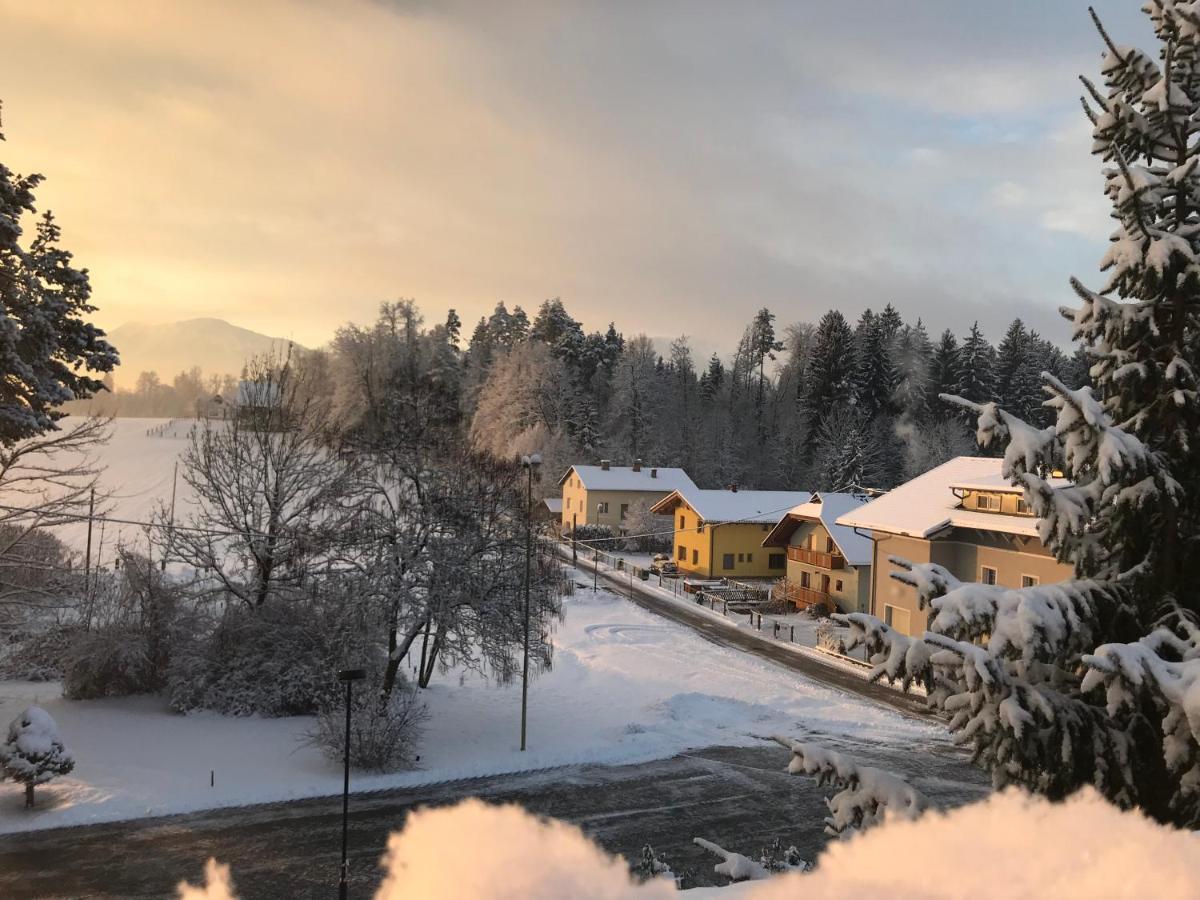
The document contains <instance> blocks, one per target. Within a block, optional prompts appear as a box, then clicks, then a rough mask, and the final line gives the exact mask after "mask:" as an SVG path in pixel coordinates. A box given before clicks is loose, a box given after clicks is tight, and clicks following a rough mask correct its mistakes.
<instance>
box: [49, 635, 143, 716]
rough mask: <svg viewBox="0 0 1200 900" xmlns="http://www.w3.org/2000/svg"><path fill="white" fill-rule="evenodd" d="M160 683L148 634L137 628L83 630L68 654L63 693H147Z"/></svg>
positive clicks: (90, 696) (78, 696)
mask: <svg viewBox="0 0 1200 900" xmlns="http://www.w3.org/2000/svg"><path fill="white" fill-rule="evenodd" d="M157 686H158V685H157V684H156V678H155V672H154V669H153V666H152V665H151V664H150V654H149V652H148V649H147V644H146V636H145V635H144V634H142V633H140V632H139V631H137V630H136V629H134V628H130V627H127V626H122V625H111V626H108V627H105V628H99V629H97V630H95V631H92V632H88V633H86V634H79V635H77V636H76V638H75V640H74V641H72V642H71V646H70V648H69V649H68V650H67V652H66V654H65V659H64V665H63V695H64V696H66V697H70V698H71V699H72V700H94V699H96V698H97V697H124V696H127V695H129V694H144V693H147V692H148V691H153V690H155V689H156V687H157Z"/></svg>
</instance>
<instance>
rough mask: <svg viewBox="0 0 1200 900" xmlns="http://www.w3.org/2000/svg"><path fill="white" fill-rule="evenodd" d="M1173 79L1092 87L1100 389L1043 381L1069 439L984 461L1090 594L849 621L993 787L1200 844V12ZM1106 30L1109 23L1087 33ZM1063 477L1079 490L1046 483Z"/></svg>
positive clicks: (1031, 435)
mask: <svg viewBox="0 0 1200 900" xmlns="http://www.w3.org/2000/svg"><path fill="white" fill-rule="evenodd" d="M1146 11H1147V12H1148V14H1149V15H1150V18H1151V20H1152V21H1153V24H1154V29H1155V33H1156V35H1157V37H1158V39H1159V41H1160V49H1159V54H1158V60H1157V61H1156V60H1155V59H1154V58H1153V57H1151V56H1150V55H1148V54H1146V53H1143V52H1142V51H1139V50H1137V49H1134V48H1130V47H1120V46H1117V45H1116V44H1114V43H1113V41H1112V40H1111V39H1110V38H1109V36H1108V35H1107V33H1106V32H1105V31H1104V29H1103V27H1102V26H1100V23H1099V20H1097V22H1096V24H1097V27H1098V29H1099V31H1100V34H1101V37H1102V39H1103V41H1104V44H1105V46H1106V50H1105V52H1104V55H1103V75H1104V82H1105V84H1104V89H1103V90H1102V89H1100V88H1098V87H1096V86H1094V85H1093V84H1092V83H1091V82H1089V81H1087V80H1086V79H1085V80H1084V84H1085V85H1086V87H1087V92H1088V95H1089V97H1090V101H1085V104H1084V105H1085V109H1087V111H1088V115H1089V117H1090V118H1091V120H1092V122H1093V125H1094V138H1095V144H1094V151H1095V152H1096V153H1097V154H1099V155H1100V156H1101V157H1102V158H1103V160H1104V161H1105V163H1106V167H1105V169H1104V176H1105V191H1106V193H1107V195H1108V197H1109V199H1110V200H1111V201H1112V204H1113V218H1114V219H1115V220H1116V223H1117V227H1116V230H1115V231H1114V233H1113V237H1112V243H1111V246H1110V247H1109V250H1108V252H1107V254H1106V255H1105V257H1104V260H1103V263H1102V269H1103V270H1105V271H1107V272H1108V273H1109V275H1108V281H1107V282H1106V283H1105V284H1104V285H1103V286H1102V287H1101V288H1100V290H1099V291H1093V290H1091V289H1089V288H1088V287H1086V286H1084V285H1083V284H1082V283H1080V282H1078V281H1075V280H1072V286H1073V287H1074V289H1075V292H1076V294H1077V295H1078V297H1079V301H1080V302H1079V305H1078V306H1077V307H1075V308H1072V309H1064V311H1063V312H1064V315H1066V316H1067V317H1068V318H1069V319H1070V320H1071V321H1072V322H1073V324H1074V331H1075V337H1076V339H1077V340H1078V341H1080V342H1081V343H1082V344H1083V346H1084V347H1085V348H1086V349H1087V353H1088V355H1089V357H1090V359H1091V361H1092V365H1091V373H1090V374H1091V380H1092V386H1088V387H1082V388H1079V389H1075V390H1072V389H1070V388H1068V387H1067V386H1066V385H1065V384H1063V382H1062V381H1061V380H1059V379H1056V378H1054V377H1052V376H1049V375H1047V376H1045V382H1046V391H1047V394H1048V395H1049V399H1048V400H1047V401H1046V406H1047V407H1048V408H1049V409H1050V410H1051V411H1052V412H1053V413H1054V424H1053V425H1051V426H1049V427H1046V428H1041V429H1039V428H1035V427H1033V426H1030V425H1028V424H1027V423H1025V422H1023V421H1021V420H1020V419H1019V418H1018V417H1016V416H1015V415H1013V414H1012V413H1011V412H1010V411H1009V410H1006V409H1004V408H1003V407H1001V406H1000V405H998V404H995V403H970V402H965V401H959V402H961V403H963V405H964V406H966V407H968V408H970V409H973V410H974V411H975V412H977V413H978V414H979V432H978V437H979V440H980V442H981V443H983V444H985V445H986V444H992V443H1001V444H1005V445H1006V451H1005V455H1004V463H1003V471H1004V473H1005V474H1006V476H1008V477H1009V478H1011V479H1012V480H1013V482H1014V483H1015V484H1018V485H1020V486H1022V487H1023V488H1024V489H1025V496H1026V498H1027V500H1028V502H1030V503H1031V505H1032V507H1033V509H1034V510H1035V512H1036V513H1037V515H1038V516H1039V518H1040V523H1039V531H1040V535H1041V538H1042V540H1043V541H1044V542H1045V543H1046V545H1047V546H1048V547H1049V548H1050V549H1051V550H1052V551H1053V552H1054V554H1055V555H1056V556H1057V557H1058V558H1059V559H1060V560H1064V561H1068V562H1071V563H1073V564H1074V566H1075V570H1076V577H1075V579H1074V580H1071V581H1067V582H1063V583H1061V584H1052V585H1043V586H1039V587H1031V588H1024V589H1019V590H1017V589H1009V588H1003V587H998V586H987V585H979V584H962V583H959V582H958V581H956V580H955V579H954V577H953V576H951V575H950V573H949V572H947V571H946V570H945V569H942V568H941V567H939V566H936V565H914V566H909V567H908V571H906V572H902V573H899V575H898V577H899V579H900V580H901V581H904V582H906V583H908V584H911V585H913V586H914V587H915V588H916V589H917V592H918V595H919V597H920V598H921V601H922V602H923V603H927V604H928V605H929V606H930V608H931V611H932V612H931V619H930V625H929V631H928V632H927V633H926V634H925V635H924V639H923V640H922V639H912V638H907V637H904V636H901V635H897V634H895V633H894V632H892V631H891V630H890V629H888V628H887V626H886V625H884V624H883V623H882V622H880V621H879V620H878V619H874V618H872V617H867V616H859V615H852V616H850V617H848V618H849V619H850V621H851V624H852V626H853V628H852V640H856V641H859V642H862V643H865V644H866V645H867V647H868V649H869V651H870V653H871V656H872V659H873V660H874V661H875V662H876V664H877V668H876V673H875V674H876V675H877V676H879V677H883V676H887V677H893V678H901V679H903V680H906V681H907V680H918V681H922V682H924V683H926V685H927V686H928V688H929V693H930V698H931V701H932V702H933V703H934V705H935V706H937V707H939V708H941V709H942V710H944V711H945V712H946V713H947V714H949V716H950V728H951V730H952V731H953V732H954V733H955V734H956V736H957V738H958V739H959V740H960V741H962V742H964V743H968V744H970V745H972V746H973V748H974V751H975V754H976V756H977V758H978V759H979V760H980V761H981V762H982V763H983V764H984V765H985V766H987V767H988V768H989V769H990V770H991V771H992V774H993V778H994V781H995V782H996V783H997V784H1003V783H1005V782H1016V783H1019V784H1022V785H1025V786H1026V787H1029V788H1031V789H1033V790H1036V791H1039V792H1042V793H1045V794H1048V795H1050V796H1052V797H1061V796H1063V795H1065V794H1067V793H1069V792H1070V791H1073V790H1074V789H1076V788H1078V787H1080V786H1081V785H1084V784H1093V785H1095V786H1096V787H1097V788H1098V789H1099V790H1100V791H1101V792H1102V793H1103V794H1104V795H1105V796H1107V797H1109V798H1110V799H1112V800H1113V801H1115V802H1117V803H1119V804H1121V805H1123V806H1137V807H1140V808H1141V809H1142V810H1144V811H1145V812H1147V813H1148V814H1150V815H1151V816H1153V817H1154V818H1156V819H1159V820H1160V821H1165V822H1173V823H1176V824H1179V825H1183V826H1186V827H1190V828H1195V827H1197V826H1200V617H1198V613H1200V582H1198V581H1197V579H1196V577H1195V574H1194V572H1195V553H1196V549H1197V544H1198V542H1200V442H1198V441H1197V435H1200V393H1198V392H1197V374H1196V373H1197V369H1198V367H1200V358H1198V357H1200V261H1198V260H1197V252H1198V251H1200V170H1198V167H1197V159H1198V156H1200V141H1198V140H1197V134H1198V132H1200V6H1198V5H1197V4H1196V3H1176V2H1171V0H1152V2H1150V3H1149V4H1147V6H1146ZM1093 16H1094V14H1093ZM1060 468H1061V469H1062V470H1063V472H1064V474H1065V475H1066V476H1067V480H1068V481H1069V482H1070V483H1069V484H1064V483H1062V482H1058V481H1055V480H1053V479H1051V478H1049V477H1047V474H1046V473H1048V472H1052V471H1054V470H1055V469H1060Z"/></svg>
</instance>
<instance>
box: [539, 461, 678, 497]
mask: <svg viewBox="0 0 1200 900" xmlns="http://www.w3.org/2000/svg"><path fill="white" fill-rule="evenodd" d="M572 472H574V473H575V474H576V475H578V476H579V480H580V481H582V482H583V486H584V488H585V489H587V490H589V491H654V492H655V493H658V494H667V493H670V492H671V491H677V490H695V489H696V484H695V482H693V481H692V479H691V478H689V477H688V473H687V472H685V471H683V469H677V468H658V467H656V466H646V465H643V466H642V467H641V471H637V472H635V471H634V470H633V467H632V466H609V467H608V468H607V469H606V468H604V467H603V466H571V468H569V469H567V471H566V473H565V474H564V475H563V477H562V478H560V479H558V483H559V484H562V483H563V482H565V481H566V480H567V479H568V478H570V477H571V473H572Z"/></svg>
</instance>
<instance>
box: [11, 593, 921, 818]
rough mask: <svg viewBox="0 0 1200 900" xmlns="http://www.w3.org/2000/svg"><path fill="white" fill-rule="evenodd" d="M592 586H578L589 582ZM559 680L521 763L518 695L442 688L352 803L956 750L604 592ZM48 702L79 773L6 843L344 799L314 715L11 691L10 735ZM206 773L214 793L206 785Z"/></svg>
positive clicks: (910, 724) (457, 685) (538, 683)
mask: <svg viewBox="0 0 1200 900" xmlns="http://www.w3.org/2000/svg"><path fill="white" fill-rule="evenodd" d="M585 577H586V576H585V574H581V575H580V580H581V581H582V580H584V579H585ZM564 608H565V612H566V618H565V621H564V622H563V623H561V624H560V625H559V627H558V630H557V632H556V634H555V658H554V669H553V671H551V672H549V673H547V674H545V675H543V676H541V677H540V678H538V679H537V680H535V681H534V682H532V683H531V686H530V724H529V747H530V749H529V750H528V751H527V752H525V753H520V752H519V750H518V744H517V741H518V725H519V719H518V717H519V710H520V687H519V685H517V684H514V685H509V686H507V687H498V686H495V685H491V684H488V683H486V682H485V681H483V680H482V679H480V678H479V677H477V676H474V675H471V674H470V673H460V672H451V673H449V674H446V675H439V676H438V677H437V678H436V679H435V681H434V684H433V686H432V687H431V688H430V689H429V691H428V692H427V698H428V703H429V706H430V711H431V717H430V721H429V723H428V727H427V730H426V734H425V737H424V740H423V742H422V746H421V749H420V752H421V762H420V769H419V770H418V771H414V772H407V773H399V774H395V775H386V776H362V775H356V776H354V779H353V786H354V789H355V790H372V789H378V788H384V787H393V786H396V787H398V786H405V785H413V784H419V783H428V782H435V781H442V780H447V779H454V778H462V777H467V776H472V775H484V774H496V773H503V772H514V771H521V770H526V769H536V768H543V767H549V766H558V765H564V764H568V763H632V762H638V761H641V760H651V759H657V758H662V757H665V756H670V755H673V754H675V753H678V752H681V751H684V750H686V749H689V748H696V747H704V746H711V745H716V744H722V745H747V744H752V743H755V742H757V741H758V740H759V739H760V737H761V736H764V735H770V734H772V733H775V732H781V731H782V732H786V733H788V734H792V735H796V736H803V735H816V736H818V738H819V736H820V735H831V736H841V737H846V738H851V739H855V740H861V741H866V742H871V743H876V742H878V743H886V744H891V745H900V746H906V745H907V746H911V745H912V744H913V743H914V742H918V743H921V744H925V745H944V744H945V736H944V731H942V730H941V729H938V728H935V727H933V726H931V725H927V724H925V723H922V722H919V721H916V720H912V719H906V718H904V717H902V716H900V715H899V714H897V713H894V712H892V711H890V710H887V709H885V708H882V707H878V706H874V705H872V704H869V703H867V702H865V701H863V700H862V699H860V698H857V697H854V696H850V695H846V694H842V693H840V692H838V691H835V690H832V689H829V688H825V687H822V686H820V685H817V684H815V683H813V682H810V681H807V680H806V679H804V678H802V677H801V676H799V675H796V674H794V673H792V672H789V671H788V670H786V669H783V668H781V667H778V666H775V665H773V664H771V663H769V662H766V661H764V660H760V659H758V658H756V657H752V656H749V655H747V654H744V653H741V652H739V651H737V650H733V649H729V648H725V647H720V646H717V645H714V644H712V643H709V642H708V641H705V640H704V639H703V638H701V637H699V636H698V635H696V634H695V633H693V632H692V631H690V630H689V629H687V628H685V627H683V626H680V625H676V624H674V623H672V622H669V621H666V620H664V619H661V618H657V617H655V616H653V615H651V614H650V613H648V612H645V611H644V610H642V609H640V608H638V607H636V606H634V605H633V604H631V603H629V601H627V600H625V599H623V598H620V597H617V596H615V595H613V594H611V593H609V592H607V591H605V590H603V589H602V590H601V591H600V592H599V593H598V594H593V593H592V591H591V588H590V587H588V588H582V589H578V590H577V591H576V593H575V595H574V596H573V597H569V598H567V599H566V601H565V605H564ZM35 701H36V702H37V703H39V704H42V705H43V706H45V708H46V709H47V710H49V711H50V713H51V714H52V715H53V716H54V717H55V719H56V720H57V721H58V724H59V726H60V728H61V731H62V734H63V738H64V740H65V742H66V744H67V746H68V747H69V748H70V749H71V750H72V751H73V752H74V754H75V757H76V759H77V761H78V763H77V766H76V769H75V771H74V772H73V773H71V775H69V776H66V777H64V778H60V779H58V780H56V781H54V782H52V783H51V784H49V785H46V786H43V787H40V788H39V789H38V797H39V808H38V809H36V810H34V811H32V812H28V811H26V810H24V809H23V808H22V802H23V797H22V794H21V791H20V789H19V788H18V786H15V785H11V784H7V783H4V784H0V832H5V831H16V830H24V829H33V828H52V827H56V826H60V825H74V824H83V823H89V822H100V821H110V820H117V819H125V818H135V817H139V816H151V815H163V814H167V813H174V812H185V811H191V810H198V809H206V808H213V807H219V806H234V805H240V804H247V803H258V802H265V801H274V800H287V799H290V798H297V797H307V796H317V795H327V794H336V793H339V792H340V790H341V775H340V768H339V766H338V765H337V764H335V763H331V762H329V761H327V760H326V759H324V758H323V757H322V756H321V755H320V754H319V753H318V752H317V751H316V750H314V749H313V748H311V747H308V746H305V745H304V743H303V735H304V733H305V731H306V730H307V729H308V728H309V727H310V723H311V720H309V719H307V718H292V719H256V718H242V719H238V718H231V717H224V716H219V715H213V714H200V715H191V716H179V715H175V714H172V713H171V712H169V711H168V709H167V707H166V705H165V703H163V702H162V701H161V700H159V699H157V698H153V697H136V698H126V699H115V700H93V701H67V700H64V699H62V698H61V696H60V695H59V692H58V690H57V688H56V686H54V685H47V684H31V683H25V682H0V722H7V721H9V720H10V719H11V718H13V717H14V716H16V715H17V714H18V713H19V712H20V711H21V710H22V709H23V708H24V706H25V705H26V704H28V703H31V702H35ZM210 772H212V773H213V778H214V780H215V785H213V786H210V783H209V780H210Z"/></svg>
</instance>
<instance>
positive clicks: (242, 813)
mask: <svg viewBox="0 0 1200 900" xmlns="http://www.w3.org/2000/svg"><path fill="white" fill-rule="evenodd" d="M811 737H812V738H814V739H818V740H822V741H824V742H825V743H827V744H828V745H829V746H832V747H836V748H838V749H842V750H846V751H848V752H851V753H854V754H856V755H858V756H859V758H860V759H862V760H864V761H866V762H869V763H871V764H874V765H878V766H884V767H888V768H892V769H893V770H895V771H899V772H903V773H905V774H906V775H907V776H908V777H909V778H910V780H911V781H912V782H913V784H914V785H915V786H916V787H918V788H919V789H920V790H922V791H924V792H925V793H926V795H927V796H929V797H930V798H931V800H932V801H933V802H934V803H935V804H936V805H939V806H953V805H957V804H960V803H964V802H967V801H969V800H973V799H976V798H978V797H980V796H982V795H983V794H984V793H986V787H985V784H984V778H983V776H982V775H981V773H980V772H979V771H978V770H976V769H975V768H974V767H972V766H971V765H970V764H969V763H967V761H966V760H965V758H963V757H961V756H958V755H955V754H951V753H948V752H947V751H946V748H945V745H944V744H941V743H937V744H930V745H929V746H923V745H921V744H919V743H918V744H910V745H908V746H901V747H897V748H894V749H889V748H887V747H885V746H883V745H879V744H873V743H868V742H866V741H863V740H860V739H858V738H847V737H846V736H844V735H833V734H824V735H823V734H820V733H815V734H812V735H811ZM786 764H787V753H786V751H784V750H782V749H781V748H779V747H778V746H775V745H762V746H754V747H712V748H708V749H706V750H696V751H692V752H690V753H686V754H682V755H679V756H675V757H673V758H670V759H665V760H658V761H654V762H648V763H638V764H635V765H627V766H595V765H590V766H568V767H562V768H558V769H553V770H548V771H545V772H537V773H530V774H523V775H507V776H497V777H491V778H482V779H473V780H469V781H460V782H453V783H449V784H441V785H430V786H427V787H420V788H410V789H404V790H396V791H387V792H380V793H376V794H372V795H366V796H359V797H355V798H354V799H353V800H352V807H351V820H352V825H351V836H350V842H351V847H352V852H353V859H352V877H353V882H352V894H353V896H357V897H365V896H369V893H370V891H371V889H372V888H373V887H374V885H375V884H377V883H378V881H379V879H380V877H381V873H380V872H379V870H378V868H377V866H376V862H377V860H378V858H379V856H380V855H381V854H382V852H383V848H384V844H385V842H386V839H387V835H388V834H389V833H390V832H392V831H394V830H396V829H397V828H399V827H401V826H402V825H403V823H404V818H405V815H406V814H407V812H408V810H410V809H412V808H414V807H418V806H427V805H435V806H436V805H443V804H447V803H453V802H454V801H456V800H458V799H461V798H463V797H467V796H480V797H483V798H485V799H487V800H489V801H491V802H516V803H520V804H521V805H522V806H525V807H526V808H528V809H530V810H533V811H534V812H537V813H540V814H543V815H548V816H553V817H555V818H558V819H563V820H566V821H569V822H573V823H575V824H577V825H579V826H580V827H581V828H582V829H583V830H584V831H585V832H587V833H588V834H589V835H591V836H592V837H593V838H595V839H596V840H597V841H599V842H600V844H601V845H602V846H604V847H605V848H606V849H608V850H610V851H612V852H614V853H620V854H623V855H625V856H626V857H627V858H629V857H632V856H635V855H636V854H637V853H638V852H639V851H640V849H641V846H642V845H643V844H644V843H646V842H650V843H652V844H653V845H654V846H655V848H656V849H657V850H658V851H659V853H660V855H661V856H663V857H664V858H666V859H667V860H669V861H670V862H671V864H672V866H673V867H674V868H675V871H677V872H679V871H683V870H685V869H686V870H691V871H692V872H693V878H692V880H691V881H690V882H689V883H691V884H712V883H719V879H717V878H716V876H714V875H713V874H712V865H713V862H714V860H712V859H710V858H709V857H708V856H707V855H706V854H704V852H703V851H700V850H699V849H698V848H696V847H695V846H693V845H692V844H691V838H692V837H693V836H697V835H699V836H703V837H708V838H710V839H712V840H715V841H717V842H718V843H720V844H723V845H725V846H727V847H730V848H735V849H739V850H742V851H744V852H757V851H758V849H759V848H761V847H764V846H766V845H769V844H770V843H771V841H772V840H773V839H774V838H775V837H779V838H780V839H781V840H783V841H784V842H785V844H790V843H794V844H795V845H796V846H797V847H798V848H799V849H800V851H801V852H802V854H803V855H804V856H805V857H806V858H809V859H811V858H813V857H814V856H815V855H816V854H817V852H818V851H819V849H820V847H821V846H823V845H824V843H825V842H826V840H827V838H826V837H825V836H824V835H823V834H822V824H821V818H822V816H823V814H824V812H825V807H824V804H823V802H822V798H823V797H824V796H825V795H826V791H825V789H823V788H820V787H818V786H817V785H816V784H815V782H813V781H812V780H811V779H809V778H802V777H796V776H788V775H786V774H784V771H783V770H784V767H785V766H786ZM340 814H341V805H340V800H339V799H336V798H323V799H314V800H302V801H296V802H293V803H286V804H272V805H267V806H255V807H242V808H238V809H227V810H217V811H213V812H207V813H195V814H190V815H185V816H174V817H170V818H162V819H150V820H143V821H140V822H124V823H115V824H110V825H98V826H93V827H89V828H70V829H59V830H53V831H41V832H33V833H30V834H25V835H9V836H6V838H5V840H4V844H3V848H2V849H0V896H4V897H6V898H14V900H16V898H26V897H30V898H32V897H39V898H58V897H72V898H74V897H123V898H134V897H162V896H168V895H170V894H171V891H172V889H173V887H174V885H175V884H176V883H178V881H179V880H180V879H181V878H187V879H189V880H190V881H192V882H193V883H197V882H199V881H200V879H201V873H202V868H203V865H204V861H205V860H206V859H207V858H208V857H209V856H215V857H217V858H218V859H220V860H221V861H223V862H227V863H230V864H232V867H233V875H234V880H235V883H236V885H237V888H238V891H239V895H240V896H241V897H242V898H243V900H253V898H259V897H262V898H278V897H289V898H307V897H322V898H324V897H329V896H332V894H333V891H335V890H336V883H337V868H338V853H339V849H340V834H341V832H340V827H341V818H340ZM462 852H463V853H464V854H469V853H470V852H471V848H470V847H463V848H462Z"/></svg>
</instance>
